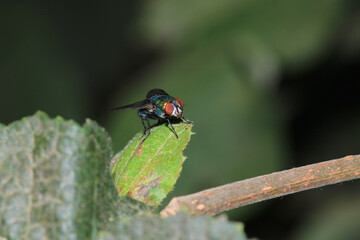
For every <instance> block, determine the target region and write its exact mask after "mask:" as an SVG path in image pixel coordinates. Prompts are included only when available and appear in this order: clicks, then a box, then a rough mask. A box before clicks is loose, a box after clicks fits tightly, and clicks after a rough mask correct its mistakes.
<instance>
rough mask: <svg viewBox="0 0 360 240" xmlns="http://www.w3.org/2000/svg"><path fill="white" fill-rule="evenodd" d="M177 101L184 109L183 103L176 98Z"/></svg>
mask: <svg viewBox="0 0 360 240" xmlns="http://www.w3.org/2000/svg"><path fill="white" fill-rule="evenodd" d="M175 100H176V101H177V102H178V103H179V104H180V107H181V108H182V107H183V102H182V101H181V100H180V99H178V98H175Z"/></svg>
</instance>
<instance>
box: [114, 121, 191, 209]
mask: <svg viewBox="0 0 360 240" xmlns="http://www.w3.org/2000/svg"><path fill="white" fill-rule="evenodd" d="M174 128H175V130H176V132H177V134H178V136H179V139H177V138H176V136H175V134H174V133H173V132H172V131H171V130H170V129H169V128H168V127H167V126H166V125H162V126H159V127H155V128H153V129H152V131H151V134H150V136H149V137H148V138H147V139H146V140H145V141H142V139H141V136H142V134H141V133H138V134H137V135H135V137H134V138H133V139H132V140H131V141H130V142H129V143H128V145H127V146H126V147H125V149H124V150H123V151H121V152H120V153H118V154H116V155H115V157H114V158H113V160H112V163H111V172H112V174H113V177H114V181H115V185H116V186H117V189H118V193H119V195H120V196H128V197H131V198H134V199H136V200H139V201H142V202H144V203H146V204H148V205H155V206H156V205H158V204H160V202H161V201H162V200H163V199H164V198H165V197H166V195H167V194H168V193H169V192H170V191H171V190H172V189H173V186H174V184H175V182H176V180H177V178H178V177H179V175H180V172H181V169H182V164H183V162H184V161H185V159H186V157H184V156H183V154H182V152H183V151H184V149H185V147H186V145H187V143H188V142H189V141H190V136H191V134H192V132H191V128H192V124H185V123H179V124H176V125H175V124H174Z"/></svg>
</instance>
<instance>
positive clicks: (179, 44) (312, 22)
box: [0, 0, 360, 240]
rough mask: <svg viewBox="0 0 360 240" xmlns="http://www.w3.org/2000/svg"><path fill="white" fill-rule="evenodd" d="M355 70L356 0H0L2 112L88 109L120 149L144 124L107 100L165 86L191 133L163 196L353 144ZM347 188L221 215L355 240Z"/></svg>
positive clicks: (359, 29)
mask: <svg viewBox="0 0 360 240" xmlns="http://www.w3.org/2000/svg"><path fill="white" fill-rule="evenodd" d="M359 69H360V4H359V1H356V0H353V1H341V0H316V1H310V0H293V1H285V0H280V1H271V2H270V1H234V0H225V1H215V0H207V1H205V0H203V1H189V2H187V1H168V0H159V1H105V2H95V1H77V2H70V1H69V2H66V1H65V2H61V3H54V2H51V3H50V2H45V1H33V2H32V3H27V2H20V1H16V2H15V1H14V2H11V1H8V2H6V1H1V2H0V83H1V87H0V108H1V113H0V122H1V123H4V124H8V123H10V122H12V121H15V120H17V119H20V118H22V117H24V116H27V115H32V114H33V113H34V112H35V111H37V110H42V111H45V112H46V113H48V114H49V115H50V116H52V117H55V116H57V115H60V116H62V117H64V118H65V119H74V120H75V121H77V122H79V123H81V124H82V123H83V122H84V121H85V118H91V119H94V120H96V121H97V122H98V123H99V124H101V125H103V126H104V127H105V128H106V129H107V130H108V132H109V133H110V135H111V136H112V139H113V145H114V151H115V152H117V151H120V150H121V149H122V148H123V147H124V146H125V144H126V143H127V142H128V141H129V139H130V138H131V137H132V136H133V135H134V134H135V133H136V132H138V131H141V130H142V126H141V122H140V119H139V118H138V117H137V116H136V111H128V112H111V111H110V110H109V109H111V108H112V107H116V106H120V105H123V104H129V103H132V102H135V101H138V100H142V99H143V98H144V97H145V95H146V93H147V91H148V90H150V89H151V88H163V89H165V90H166V91H167V92H168V93H170V95H172V96H174V97H178V98H180V99H182V100H183V102H184V105H185V107H184V115H185V117H186V118H187V119H190V120H192V121H194V124H195V126H194V132H195V133H196V134H195V135H194V136H193V138H192V140H191V141H190V144H189V146H188V148H187V149H186V151H185V155H187V156H188V159H187V161H186V162H185V164H184V169H183V172H182V175H181V177H180V179H179V181H178V183H177V185H176V188H175V190H174V191H173V192H172V194H171V196H169V197H168V200H169V199H170V198H171V197H172V196H177V195H182V194H188V193H192V192H195V191H199V190H201V189H204V188H209V187H213V186H218V185H221V184H225V183H229V182H232V181H237V180H241V179H246V178H249V177H254V176H258V175H262V174H266V173H271V172H274V171H280V170H284V169H289V168H292V167H296V166H302V165H306V164H311V163H315V162H320V161H325V160H329V159H334V158H338V157H343V156H346V155H348V154H358V153H359V136H360V124H359V123H360V112H359V107H360V98H359V90H360V88H359V87H360V86H359V85H360V84H359V83H358V82H359V79H360V74H359ZM358 189H359V182H358V181H352V182H346V183H341V184H337V185H334V186H328V187H324V188H321V189H315V190H311V191H307V192H303V193H298V194H294V195H291V196H286V197H283V198H280V199H274V200H270V201H266V202H262V203H257V204H254V205H251V206H248V207H244V208H242V209H238V210H233V211H230V212H229V213H228V215H229V218H230V219H231V220H234V221H242V222H244V224H245V230H246V232H247V234H248V236H250V237H258V238H259V239H298V240H302V239H327V240H329V239H360V230H359V222H360V207H359V206H360V205H359V204H358V203H359V201H360V194H359V191H358ZM168 200H167V201H168ZM165 204H166V202H165V203H164V204H163V206H165Z"/></svg>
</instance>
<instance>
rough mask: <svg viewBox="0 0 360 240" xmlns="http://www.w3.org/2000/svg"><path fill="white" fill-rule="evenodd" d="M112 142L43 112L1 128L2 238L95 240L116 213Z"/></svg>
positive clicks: (89, 126) (95, 129)
mask: <svg viewBox="0 0 360 240" xmlns="http://www.w3.org/2000/svg"><path fill="white" fill-rule="evenodd" d="M111 156H112V150H111V140H110V138H109V136H108V134H107V133H106V131H105V130H104V129H103V128H101V127H99V126H98V125H97V124H96V123H95V122H93V121H90V120H86V123H85V124H84V125H83V126H80V125H78V124H77V123H75V122H73V121H71V120H70V121H65V120H63V119H62V118H61V117H57V118H55V119H50V118H49V117H48V116H47V115H46V114H45V113H42V112H37V113H36V114H35V115H34V116H31V117H25V118H23V119H22V120H20V121H16V122H14V123H12V124H10V125H9V126H4V125H1V124H0V193H1V194H0V233H1V236H4V237H7V238H9V239H89V238H90V237H91V235H92V234H95V233H96V229H98V228H100V227H101V228H102V226H101V225H102V224H103V223H104V222H105V221H107V220H108V219H109V218H115V217H116V214H117V213H116V212H115V211H114V213H113V212H112V211H110V210H111V209H113V208H114V204H113V201H112V199H113V198H115V199H116V200H117V193H116V191H115V188H114V185H113V183H112V179H111V175H110V171H109V170H108V164H109V161H110V159H111Z"/></svg>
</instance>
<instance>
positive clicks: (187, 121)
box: [181, 117, 192, 124]
mask: <svg viewBox="0 0 360 240" xmlns="http://www.w3.org/2000/svg"><path fill="white" fill-rule="evenodd" d="M181 120H183V121H184V122H185V123H187V124H190V123H192V122H191V121H189V120H186V119H185V118H184V117H181Z"/></svg>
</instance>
